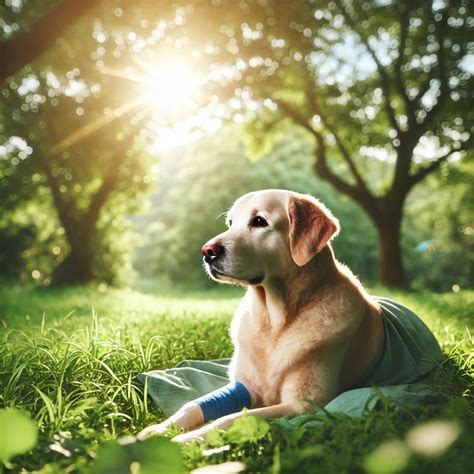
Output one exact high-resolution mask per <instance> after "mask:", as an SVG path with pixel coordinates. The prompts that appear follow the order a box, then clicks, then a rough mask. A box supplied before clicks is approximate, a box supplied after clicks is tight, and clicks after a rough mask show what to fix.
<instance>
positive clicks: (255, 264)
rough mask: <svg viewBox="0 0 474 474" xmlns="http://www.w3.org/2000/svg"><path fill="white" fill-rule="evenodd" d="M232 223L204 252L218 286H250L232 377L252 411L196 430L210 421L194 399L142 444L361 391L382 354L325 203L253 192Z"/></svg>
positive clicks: (238, 319)
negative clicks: (173, 430) (340, 255)
mask: <svg viewBox="0 0 474 474" xmlns="http://www.w3.org/2000/svg"><path fill="white" fill-rule="evenodd" d="M227 226H228V229H227V230H226V231H225V232H223V233H222V234H220V235H218V236H216V237H214V238H213V239H211V240H210V241H209V242H207V243H206V244H205V245H204V247H203V248H202V252H203V254H204V264H205V268H206V271H207V272H208V274H209V275H210V276H211V277H212V278H213V279H214V280H216V281H218V282H223V283H231V284H238V285H244V286H246V287H248V290H247V293H246V295H245V296H244V298H243V299H242V302H241V304H240V306H239V308H238V310H237V312H236V314H235V316H234V319H233V321H232V325H231V335H232V340H233V343H234V347H235V351H234V354H233V358H232V362H231V365H230V370H229V376H230V379H231V381H233V382H238V384H239V386H240V385H243V386H244V391H245V390H247V392H246V393H245V395H247V393H248V396H249V403H248V404H247V405H245V403H244V405H245V406H250V409H249V410H248V411H246V412H245V411H244V412H242V411H241V410H240V408H241V407H237V409H238V411H237V412H236V413H227V414H225V415H224V416H221V417H220V418H218V419H216V420H215V421H213V422H212V423H209V424H207V425H205V426H204V427H201V428H200V429H196V428H199V427H200V426H202V425H203V424H204V423H205V422H206V421H207V420H206V417H205V416H204V415H203V409H201V406H200V404H199V403H198V401H196V402H190V403H188V404H186V405H185V406H184V407H182V408H181V409H180V410H179V411H178V412H177V413H176V414H175V415H173V416H172V417H171V418H169V419H168V420H166V421H165V422H163V423H160V424H159V425H154V426H150V427H148V428H146V429H145V430H144V431H142V432H141V433H140V434H139V435H138V438H139V439H145V438H147V437H149V436H152V435H155V434H160V433H163V432H164V431H166V430H167V429H168V428H169V427H170V426H171V425H173V424H174V425H177V426H179V427H181V428H183V429H184V430H185V431H188V430H192V429H194V431H191V432H188V433H183V434H181V435H179V436H177V437H176V438H175V440H176V441H187V440H190V439H193V438H202V437H203V436H204V435H205V434H206V433H207V432H208V431H210V430H212V429H215V428H220V429H226V428H228V427H229V426H230V425H231V424H232V423H233V421H234V420H235V419H236V418H237V417H240V416H244V414H248V415H258V416H263V417H268V418H273V417H282V416H293V415H296V414H299V413H303V412H304V411H305V410H307V409H308V407H309V405H310V404H314V403H316V404H317V405H319V406H324V405H325V404H326V403H328V402H329V401H330V400H332V399H333V398H334V397H336V396H337V395H338V394H340V393H341V392H343V391H345V390H347V389H350V388H352V387H355V386H357V385H358V383H359V382H360V381H361V380H362V379H363V377H364V376H365V375H366V374H367V371H368V370H369V368H370V367H371V365H372V364H373V362H374V360H375V359H376V358H377V356H378V354H379V353H380V351H381V345H382V343H383V325H382V321H381V317H380V309H379V307H378V305H377V303H376V302H375V301H374V300H372V298H371V297H370V296H369V295H368V294H367V293H366V291H365V290H364V288H363V287H362V286H361V284H360V283H359V281H358V280H357V279H356V277H355V276H354V275H353V274H352V273H351V271H350V270H349V269H348V268H347V267H346V266H344V265H342V264H341V263H339V262H338V261H337V260H336V259H335V258H334V254H333V251H332V248H331V245H330V243H329V242H330V240H331V239H332V238H333V237H334V236H335V235H337V233H338V231H339V223H338V221H337V219H335V217H334V216H333V215H332V214H331V213H330V211H329V210H328V209H327V208H326V207H325V206H324V205H323V204H322V203H321V202H320V201H318V200H317V199H315V198H314V197H312V196H309V195H302V194H298V193H295V192H291V191H284V190H265V191H258V192H253V193H249V194H246V195H244V196H242V197H241V198H239V199H238V200H237V201H236V202H235V203H234V205H233V206H232V208H231V209H230V210H229V212H228V214H227ZM234 389H235V387H234V388H232V390H234ZM240 395H241V394H238V396H239V397H240ZM226 396H227V395H226ZM211 419H212V418H211Z"/></svg>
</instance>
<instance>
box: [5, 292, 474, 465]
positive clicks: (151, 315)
mask: <svg viewBox="0 0 474 474" xmlns="http://www.w3.org/2000/svg"><path fill="white" fill-rule="evenodd" d="M149 290H153V294H150V293H146V292H138V291H132V290H116V289H98V290H94V289H91V288H69V289H47V290H45V289H41V288H34V287H23V288H20V287H3V288H2V289H1V290H0V315H1V317H2V319H3V321H4V328H3V329H2V343H1V345H0V357H1V358H2V368H1V377H0V384H1V385H0V403H1V405H2V406H3V407H7V408H14V407H20V406H21V407H22V409H23V410H26V411H27V412H29V413H30V414H31V416H32V417H33V419H34V420H35V423H36V424H37V426H38V429H39V439H38V444H37V445H36V447H35V448H34V449H33V451H32V452H31V453H29V454H24V455H20V456H15V457H14V458H12V460H11V467H12V470H13V471H14V472H15V471H19V470H20V469H21V468H24V469H27V470H40V472H45V473H46V472H64V471H65V470H76V471H80V472H83V471H85V470H88V469H90V468H91V467H92V466H93V460H94V459H96V458H97V462H98V465H99V466H101V464H100V463H101V462H102V461H103V460H104V459H106V458H109V457H110V456H112V457H113V458H114V460H119V459H127V461H126V462H127V463H129V462H132V461H133V462H140V464H141V465H143V466H144V465H145V461H146V459H150V461H152V462H155V461H153V459H156V457H155V456H157V457H158V456H161V455H162V453H163V456H164V451H162V449H163V450H164V446H165V445H164V444H162V443H165V441H162V440H160V439H159V440H157V444H161V445H160V446H158V447H157V449H155V446H150V449H147V448H146V445H142V446H140V447H127V446H121V447H118V445H117V444H116V442H115V441H113V440H114V439H117V438H119V437H122V436H123V435H128V434H135V433H136V432H137V431H138V430H140V429H141V428H143V427H145V426H146V425H148V424H150V423H153V422H156V421H159V420H160V419H162V414H161V413H159V412H157V411H156V410H155V409H154V408H153V406H152V402H151V400H149V399H147V397H146V394H145V393H144V392H143V387H142V386H141V385H139V384H138V383H137V382H136V381H135V375H136V374H137V373H138V372H140V371H143V370H150V369H152V368H167V367H173V366H175V365H176V364H177V363H178V362H179V361H180V360H182V359H185V358H192V359H211V358H219V357H227V356H229V355H230V352H231V344H230V340H229V336H228V324H229V318H230V315H231V313H232V311H233V310H234V309H235V307H236V306H237V304H238V299H239V297H240V295H241V291H240V290H237V289H233V288H222V289H219V290H217V289H214V290H207V291H192V290H182V289H179V288H177V287H171V288H166V287H161V288H160V287H156V288H153V289H152V288H149ZM376 291H377V293H383V294H387V291H386V290H383V289H381V288H378V289H376ZM165 295H166V296H165ZM388 295H389V296H391V297H394V298H395V299H397V300H399V301H400V302H402V303H403V304H406V305H407V306H409V307H411V308H412V309H413V310H414V311H416V312H417V313H418V314H419V315H420V316H421V317H422V318H423V319H424V320H425V321H426V322H427V324H428V325H429V326H430V327H431V328H432V329H433V331H434V333H435V335H436V336H437V338H438V340H439V341H440V342H441V344H442V346H443V350H444V352H445V353H446V354H449V355H450V360H451V363H450V364H446V365H445V366H444V368H443V369H442V370H440V371H438V372H436V373H435V374H433V375H432V376H431V377H430V383H431V384H433V386H434V387H435V388H436V390H442V391H443V393H445V394H446V395H448V396H449V397H450V398H451V400H450V402H449V403H448V404H447V405H446V406H445V407H443V408H441V410H440V409H439V408H437V407H429V406H427V407H425V409H424V410H422V412H421V413H411V412H402V413H400V412H398V411H395V410H394V409H393V408H392V407H391V406H386V407H385V408H384V410H382V411H378V412H373V413H370V414H368V415H367V416H366V417H364V418H362V419H351V418H347V417H342V416H334V417H331V418H329V419H327V418H326V417H325V416H323V415H322V414H321V413H315V414H310V415H308V416H307V417H306V418H304V419H303V420H301V423H299V424H297V425H295V424H293V423H292V422H290V421H288V420H285V419H280V420H276V421H274V422H272V423H270V425H268V424H267V423H266V422H265V421H262V420H259V421H256V420H252V419H250V418H249V419H246V420H245V421H243V422H242V426H241V427H240V428H239V427H238V426H237V427H236V428H235V429H234V430H233V432H232V431H230V432H227V433H219V432H216V433H213V435H212V436H209V437H208V438H207V439H206V441H205V443H203V444H196V443H192V444H191V445H188V446H184V447H182V454H183V459H184V463H185V466H186V468H187V469H193V468H196V467H198V466H204V465H209V464H219V463H223V462H227V461H240V462H243V463H244V464H245V465H246V466H247V468H248V469H249V470H250V471H251V472H282V473H285V472H288V473H289V472H313V471H314V466H315V465H317V466H318V469H319V471H320V472H323V473H325V472H327V473H332V472H363V471H364V465H365V463H366V462H369V461H366V457H367V456H368V455H369V454H370V453H371V452H372V451H373V450H376V449H377V448H378V447H379V446H380V445H382V444H383V443H385V442H390V441H391V440H394V439H395V440H398V441H399V443H402V444H403V443H406V446H407V449H409V453H410V455H409V460H408V461H407V465H406V467H405V468H404V469H403V472H408V473H411V472H413V473H415V472H416V473H424V472H426V473H428V472H433V471H436V472H439V473H448V472H449V473H464V472H468V471H469V470H471V469H472V458H473V456H472V454H473V453H472V446H473V441H474V440H473V438H472V429H471V428H472V423H473V422H474V406H473V404H472V396H471V394H470V391H469V390H470V389H469V386H470V377H471V376H472V375H473V373H472V370H473V368H472V354H471V345H472V340H471V338H470V336H469V333H468V332H467V331H466V325H469V324H470V322H471V321H470V317H471V307H472V304H473V298H474V294H473V293H472V292H471V291H460V292H459V293H452V292H451V293H449V294H439V295H436V294H432V293H427V292H425V293H411V294H409V293H404V292H397V293H393V292H392V293H388ZM24 301H28V306H25V305H24V303H23V302H24ZM91 302H92V303H93V305H94V307H95V311H93V313H92V317H91V307H90V304H91ZM471 331H472V328H471ZM321 420H324V423H322V424H321ZM432 420H445V421H446V422H447V423H452V422H454V423H457V424H458V426H459V427H460V430H461V431H460V434H459V438H458V439H457V440H456V441H454V442H453V444H452V445H451V446H450V447H448V448H446V451H445V452H441V453H440V454H438V455H436V456H434V457H433V456H429V455H426V454H421V453H418V452H416V451H414V450H413V449H412V447H411V446H412V444H411V441H410V439H411V438H410V436H411V435H410V433H412V432H411V430H412V428H413V427H417V426H418V423H420V422H422V421H430V422H431V421H432ZM422 427H423V425H420V428H422ZM2 428H3V424H2ZM152 444H153V443H152ZM167 452H168V451H167ZM379 452H380V451H379ZM383 452H384V451H383V450H382V454H383ZM160 459H161V460H159V461H158V462H162V461H163V458H160ZM369 459H370V458H369ZM379 460H380V456H379ZM142 462H143V464H142ZM171 462H176V463H178V462H179V460H178V458H177V457H176V458H175V461H171ZM371 462H373V460H372V461H371ZM382 462H383V460H382ZM106 464H107V465H108V461H107V462H106ZM102 465H103V464H102ZM96 472H97V471H96ZM99 472H104V471H103V470H99ZM115 472H117V471H115ZM155 472H156V470H155Z"/></svg>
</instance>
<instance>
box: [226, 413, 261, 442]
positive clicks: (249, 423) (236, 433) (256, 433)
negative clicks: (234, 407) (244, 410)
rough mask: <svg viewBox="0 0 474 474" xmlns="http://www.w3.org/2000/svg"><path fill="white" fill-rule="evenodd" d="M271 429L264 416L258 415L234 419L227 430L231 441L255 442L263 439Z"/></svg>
mask: <svg viewBox="0 0 474 474" xmlns="http://www.w3.org/2000/svg"><path fill="white" fill-rule="evenodd" d="M269 429H270V425H269V424H268V422H267V421H266V420H264V419H263V418H259V417H256V416H242V417H240V418H237V420H235V421H234V424H233V425H232V426H231V427H230V428H229V430H228V431H227V439H228V440H229V441H230V442H231V443H237V444H240V443H245V442H246V441H250V442H255V441H258V440H259V439H262V438H263V437H264V436H265V435H266V434H267V433H268V430H269Z"/></svg>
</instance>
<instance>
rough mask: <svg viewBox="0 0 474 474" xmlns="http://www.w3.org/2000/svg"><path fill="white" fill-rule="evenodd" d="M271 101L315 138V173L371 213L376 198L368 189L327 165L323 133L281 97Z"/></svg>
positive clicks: (373, 209)
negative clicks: (342, 177)
mask: <svg viewBox="0 0 474 474" xmlns="http://www.w3.org/2000/svg"><path fill="white" fill-rule="evenodd" d="M272 100H273V102H275V103H276V104H277V105H278V108H279V109H280V110H281V111H282V112H283V113H284V115H286V116H287V117H288V118H290V119H292V120H293V121H294V122H295V123H297V124H298V125H300V126H302V127H303V128H305V129H306V130H307V131H308V132H310V133H311V135H313V137H314V138H315V140H316V144H317V147H316V163H315V171H316V173H317V174H318V175H319V176H320V177H321V178H322V179H324V180H325V181H327V182H328V183H330V184H332V185H333V186H334V187H335V188H336V189H337V190H338V191H340V192H341V193H343V194H346V195H347V196H349V197H351V198H352V199H354V200H355V201H356V202H358V203H359V204H360V205H361V206H362V207H363V208H364V209H366V210H367V212H368V213H369V214H370V215H373V213H374V212H375V207H376V198H375V197H374V196H372V195H371V194H370V193H369V192H368V191H367V192H365V191H364V190H363V189H361V188H360V187H359V186H355V185H352V184H350V183H348V182H346V181H344V180H343V179H341V178H340V177H339V176H337V175H336V174H335V173H334V172H333V171H332V170H331V168H330V167H329V165H328V162H327V150H326V143H325V141H324V137H323V135H322V134H321V133H320V132H319V131H318V130H316V129H314V128H313V127H312V126H311V125H310V124H309V123H308V120H307V119H306V118H305V117H304V116H303V115H302V114H300V113H299V112H298V111H296V110H295V109H294V108H292V107H291V106H290V105H289V104H288V103H287V102H285V101H283V100H281V99H275V98H272Z"/></svg>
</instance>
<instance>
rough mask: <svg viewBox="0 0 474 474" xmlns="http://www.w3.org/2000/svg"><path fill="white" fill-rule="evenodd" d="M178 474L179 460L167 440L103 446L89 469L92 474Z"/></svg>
mask: <svg viewBox="0 0 474 474" xmlns="http://www.w3.org/2000/svg"><path fill="white" fill-rule="evenodd" d="M130 472H140V474H154V473H157V472H163V473H165V472H166V474H181V473H182V472H183V460H182V456H181V451H180V449H179V446H178V445H177V444H176V443H173V442H171V441H170V440H169V439H168V438H161V437H156V438H151V439H149V440H147V441H145V442H142V443H140V442H137V443H133V444H130V445H127V446H121V445H120V444H119V443H118V442H117V441H109V442H107V443H104V444H103V445H102V446H101V448H100V449H99V451H98V453H97V460H96V461H95V463H94V465H93V467H92V473H93V474H129V473H130Z"/></svg>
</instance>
